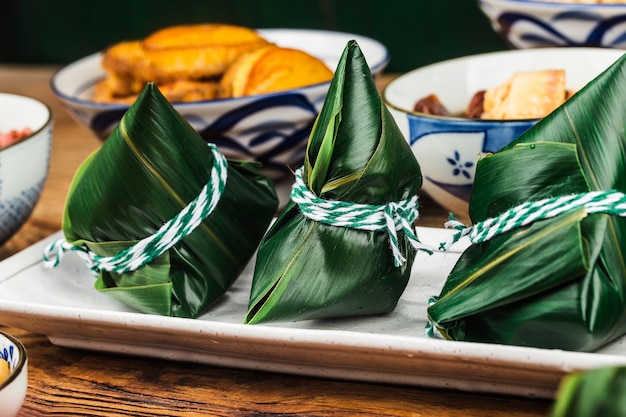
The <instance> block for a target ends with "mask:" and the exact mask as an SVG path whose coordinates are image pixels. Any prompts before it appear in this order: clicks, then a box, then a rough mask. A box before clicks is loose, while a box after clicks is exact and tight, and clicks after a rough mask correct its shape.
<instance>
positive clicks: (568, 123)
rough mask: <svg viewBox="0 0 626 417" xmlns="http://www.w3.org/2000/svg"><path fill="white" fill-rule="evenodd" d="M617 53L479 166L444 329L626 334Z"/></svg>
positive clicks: (548, 338) (559, 342) (529, 338)
mask: <svg viewBox="0 0 626 417" xmlns="http://www.w3.org/2000/svg"><path fill="white" fill-rule="evenodd" d="M625 98H626V56H624V57H622V58H620V59H619V60H618V61H616V62H615V63H614V64H613V65H612V66H611V67H609V68H608V69H607V70H606V71H604V72H603V73H602V74H600V75H599V76H598V77H597V78H595V79H594V80H592V81H591V82H590V83H589V84H588V85H587V86H585V87H584V88H583V89H582V90H580V91H579V92H578V93H576V94H575V95H574V96H573V97H572V98H571V99H569V100H568V101H567V102H566V103H565V104H564V105H562V106H561V107H559V108H558V109H556V110H555V111H554V112H553V113H551V114H550V115H549V116H548V117H546V118H545V119H543V120H542V121H541V122H539V123H538V124H537V125H535V126H534V127H533V128H531V129H530V130H528V131H527V132H526V133H524V134H523V135H522V136H521V137H520V138H519V139H517V140H516V141H514V142H513V143H511V144H510V145H508V146H507V147H505V148H504V149H503V150H501V151H499V152H496V153H495V154H493V155H489V156H486V157H484V158H482V159H481V160H480V161H479V162H478V165H477V170H476V178H475V182H474V188H473V192H472V196H471V199H470V217H471V219H472V222H473V224H474V226H472V227H471V228H465V229H463V231H462V232H459V233H461V234H468V235H469V236H470V238H471V241H472V245H471V246H470V247H469V248H468V249H467V250H466V251H465V252H464V253H463V254H462V256H461V257H460V259H459V261H458V262H457V264H456V265H455V266H454V268H453V270H452V271H451V272H450V274H449V276H448V277H447V280H446V282H445V284H444V286H443V289H442V290H441V293H440V295H439V297H437V300H436V302H435V303H434V304H432V305H431V306H430V307H429V309H428V315H429V319H430V320H431V322H432V324H433V325H434V326H435V328H437V329H438V330H439V331H440V333H441V334H442V335H443V336H444V337H446V338H449V339H454V340H466V341H477V342H492V343H502V344H514V345H525V346H535V347H543V348H559V349H567V350H577V351H591V350H594V349H597V348H598V347H600V346H602V345H604V344H606V343H608V342H610V341H612V340H614V339H615V338H617V337H619V336H620V335H623V334H624V333H626V259H625V255H626V219H624V218H623V216H624V215H626V196H625V195H624V193H625V192H626V180H625V179H626V106H624V99H625Z"/></svg>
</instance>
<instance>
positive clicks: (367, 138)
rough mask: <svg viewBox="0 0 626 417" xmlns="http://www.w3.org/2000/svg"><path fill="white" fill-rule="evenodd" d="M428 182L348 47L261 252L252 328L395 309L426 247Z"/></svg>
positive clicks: (352, 46)
mask: <svg viewBox="0 0 626 417" xmlns="http://www.w3.org/2000/svg"><path fill="white" fill-rule="evenodd" d="M421 182H422V177H421V171H420V167H419V165H418V163H417V161H416V159H415V156H414V155H413V153H412V151H411V149H410V147H409V145H408V143H407V141H406V140H405V138H404V137H403V136H402V134H401V133H400V131H399V129H398V127H397V125H396V124H395V122H394V120H393V118H392V116H391V114H390V113H389V111H388V110H387V108H386V107H385V105H384V104H383V103H382V100H381V98H380V95H379V93H378V91H377V89H376V86H375V84H374V81H373V79H372V76H371V73H370V70H369V68H368V66H367V63H366V61H365V59H364V57H363V54H362V52H361V50H360V48H359V46H358V44H357V43H356V42H355V41H351V42H349V43H348V44H347V46H346V48H345V49H344V52H343V54H342V57H341V60H340V62H339V64H338V66H337V69H336V71H335V75H334V78H333V80H332V82H331V85H330V88H329V91H328V94H327V97H326V101H325V102H324V105H323V107H322V110H321V112H320V114H319V116H318V118H317V120H316V123H315V125H314V127H313V130H312V132H311V135H310V137H309V143H308V146H307V151H306V155H305V162H304V166H303V167H302V168H300V169H299V170H298V171H297V172H296V181H295V184H294V187H293V190H292V200H291V201H290V202H289V203H288V205H287V207H286V208H285V210H284V211H283V212H282V213H281V215H280V216H279V217H278V219H277V220H276V222H275V223H274V225H273V226H272V227H271V229H270V230H269V231H268V233H267V234H266V236H265V237H264V238H263V241H262V243H261V245H260V247H259V251H258V255H257V260H256V265H255V271H254V277H253V283H252V289H251V294H250V301H249V309H248V314H247V316H246V318H245V322H246V323H251V324H252V323H262V322H270V321H296V320H306V319H322V318H331V317H332V318H335V317H345V316H358V315H370V314H377V313H385V312H389V311H391V310H392V309H393V308H394V307H395V305H396V304H397V301H398V299H399V297H400V295H401V294H402V293H403V291H404V289H405V287H406V284H407V281H408V279H409V274H410V271H411V267H412V265H413V260H414V256H415V253H416V248H419V247H420V244H419V241H418V240H417V237H416V236H415V234H414V231H415V229H414V227H413V222H414V221H415V220H416V219H417V214H418V213H417V192H418V191H419V189H420V187H421ZM366 213H367V214H366Z"/></svg>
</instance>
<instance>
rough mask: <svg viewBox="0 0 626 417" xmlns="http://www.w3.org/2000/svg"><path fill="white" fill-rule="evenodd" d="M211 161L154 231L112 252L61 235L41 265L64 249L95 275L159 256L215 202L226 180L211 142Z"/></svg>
mask: <svg viewBox="0 0 626 417" xmlns="http://www.w3.org/2000/svg"><path fill="white" fill-rule="evenodd" d="M209 147H210V148H211V152H212V153H213V157H214V162H213V167H212V169H211V176H210V178H209V181H208V183H207V184H205V185H204V187H203V188H202V190H201V191H200V193H199V194H198V196H197V197H196V198H195V199H194V200H193V201H191V202H190V203H189V204H188V205H187V206H186V207H185V208H184V209H183V210H181V211H180V213H178V214H177V215H176V216H174V217H173V218H172V219H170V220H169V221H168V222H167V223H165V224H163V226H161V227H160V228H159V230H157V231H156V232H155V233H154V234H152V235H150V236H147V237H145V238H143V239H142V240H140V241H138V242H137V243H135V244H134V245H133V246H130V247H129V248H127V249H125V250H123V251H121V252H120V253H118V254H116V255H114V256H99V255H97V254H95V253H93V252H91V251H90V250H89V248H87V247H86V246H75V245H72V244H70V243H68V242H67V241H66V240H65V239H59V240H57V241H55V242H53V243H52V244H50V245H49V246H48V247H47V248H46V249H45V250H44V254H43V259H44V265H45V266H47V267H56V266H57V265H59V263H60V262H61V259H62V257H63V253H64V252H65V251H72V252H75V253H77V254H78V255H79V256H80V257H81V258H82V259H83V261H85V263H86V264H87V266H88V267H89V268H90V269H91V270H92V272H93V273H94V274H95V275H98V274H99V272H100V271H110V272H117V273H124V272H129V271H135V270H137V269H139V268H141V267H142V266H144V265H146V264H148V263H149V262H151V261H152V260H153V259H154V258H156V257H158V256H160V255H161V254H163V253H164V252H165V251H167V250H168V249H170V248H171V247H172V246H174V245H176V244H177V243H178V242H180V241H181V240H182V239H183V238H185V237H186V236H187V235H189V234H190V233H191V232H192V231H193V230H194V229H195V228H196V227H198V225H200V223H201V222H202V221H203V220H204V219H205V218H207V217H208V216H209V215H210V214H211V213H212V212H213V210H215V207H216V206H217V204H218V202H219V200H220V198H221V196H222V193H223V191H224V188H225V187H226V180H227V176H228V175H227V161H226V158H225V157H224V156H223V155H222V154H221V153H220V152H219V150H218V149H217V147H216V146H215V145H214V144H209Z"/></svg>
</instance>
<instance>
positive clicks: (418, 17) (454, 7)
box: [0, 0, 507, 72]
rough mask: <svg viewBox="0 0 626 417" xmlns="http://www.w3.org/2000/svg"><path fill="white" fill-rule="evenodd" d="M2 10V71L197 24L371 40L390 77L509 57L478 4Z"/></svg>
mask: <svg viewBox="0 0 626 417" xmlns="http://www.w3.org/2000/svg"><path fill="white" fill-rule="evenodd" d="M2 8H3V13H2V17H3V18H2V24H1V25H0V63H27V64H28V63H33V64H41V63H44V64H55V65H57V64H60V65H62V64H67V63H69V62H72V61H74V60H76V59H78V58H81V57H83V56H85V55H88V54H91V53H93V52H97V51H99V50H101V49H103V48H105V47H106V46H108V45H110V44H113V43H115V42H118V41H121V40H124V39H139V38H143V37H145V36H147V35H148V34H149V33H151V32H153V31H155V30H157V29H160V28H163V27H166V26H171V25H175V24H181V23H196V22H220V23H232V24H239V25H243V26H248V27H252V28H279V27H282V28H314V29H326V30H337V31H344V32H352V33H357V34H361V35H365V36H369V37H372V38H375V39H377V40H379V41H381V42H382V43H384V44H385V45H386V46H387V47H388V48H389V51H390V55H391V61H390V63H389V66H388V67H387V71H388V72H406V71H409V70H411V69H413V68H417V67H420V66H423V65H426V64H429V63H432V62H437V61H441V60H443V59H448V58H454V57H457V56H462V55H470V54H475V53H482V52H489V51H495V50H503V49H507V46H506V44H505V43H504V42H503V41H502V40H500V38H499V37H498V36H497V35H496V34H495V32H494V31H493V30H492V29H491V27H490V25H489V21H488V20H487V18H486V17H485V16H484V15H483V14H482V12H481V11H480V9H479V7H478V4H477V2H476V1H475V0H413V1H409V0H220V1H214V0H56V1H55V0H16V1H11V2H4V3H3V7H2Z"/></svg>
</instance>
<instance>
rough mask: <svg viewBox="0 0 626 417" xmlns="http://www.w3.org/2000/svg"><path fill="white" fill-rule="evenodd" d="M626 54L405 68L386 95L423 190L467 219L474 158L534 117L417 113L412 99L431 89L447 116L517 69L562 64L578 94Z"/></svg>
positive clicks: (553, 52)
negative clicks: (419, 172)
mask: <svg viewBox="0 0 626 417" xmlns="http://www.w3.org/2000/svg"><path fill="white" fill-rule="evenodd" d="M623 53H624V51H621V50H617V49H603V48H539V49H524V50H511V51H503V52H492V53H487V54H480V55H473V56H467V57H462V58H456V59H452V60H448V61H443V62H439V63H436V64H432V65H428V66H425V67H422V68H418V69H416V70H413V71H410V72H408V73H406V74H403V75H401V76H399V77H398V78H396V79H394V80H392V81H391V82H390V83H389V84H388V85H387V87H386V88H385V90H384V92H383V98H384V100H385V103H386V104H387V106H388V107H389V109H390V111H391V113H392V114H393V116H394V119H395V120H396V122H397V124H398V126H399V127H400V129H401V131H402V132H403V134H404V135H405V137H406V139H407V140H408V141H409V143H410V145H411V148H412V149H413V153H414V154H415V156H416V158H417V160H418V162H419V163H420V166H421V168H422V175H423V178H424V182H423V189H424V191H426V192H427V193H428V194H429V195H430V196H431V197H432V198H433V200H435V201H436V202H437V203H439V204H440V205H441V206H443V207H444V208H446V209H447V210H449V211H451V212H453V213H454V214H455V215H456V216H457V217H459V218H465V219H467V217H468V201H469V197H470V194H471V192H472V184H473V181H474V173H475V169H476V162H477V161H478V158H480V156H481V155H484V154H486V153H490V152H496V151H498V150H499V149H501V148H502V147H503V146H505V145H506V144H508V143H509V142H511V141H512V140H514V139H516V138H517V137H518V136H519V135H521V134H522V133H523V132H525V131H526V130H528V129H529V128H531V127H532V126H533V125H534V124H535V123H537V122H538V119H533V120H477V119H468V118H463V117H438V116H431V115H427V114H424V113H416V112H414V111H413V110H412V109H413V107H414V104H415V102H416V101H418V100H419V99H420V98H423V97H426V96H428V95H430V94H433V93H434V94H436V95H437V96H438V97H439V99H440V100H441V102H442V103H443V104H444V105H446V106H447V108H448V109H449V110H450V111H451V113H452V114H462V113H463V112H464V111H465V109H466V108H467V106H468V104H469V102H470V100H471V98H472V96H473V95H474V94H475V93H476V92H478V91H480V90H485V89H488V88H493V87H495V86H498V85H500V84H502V83H504V82H505V81H506V80H508V79H509V78H510V77H511V76H512V75H513V74H514V73H515V72H519V71H533V70H545V69H564V70H565V76H566V88H567V89H568V90H569V91H578V90H579V89H581V88H582V87H583V86H585V85H586V84H587V83H588V82H589V81H591V80H592V79H593V78H595V77H596V76H597V75H599V74H600V73H601V72H602V71H603V70H604V69H606V68H607V67H609V66H610V65H611V64H612V63H613V62H615V61H616V60H617V59H618V58H619V57H620V56H621V55H622V54H623Z"/></svg>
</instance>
